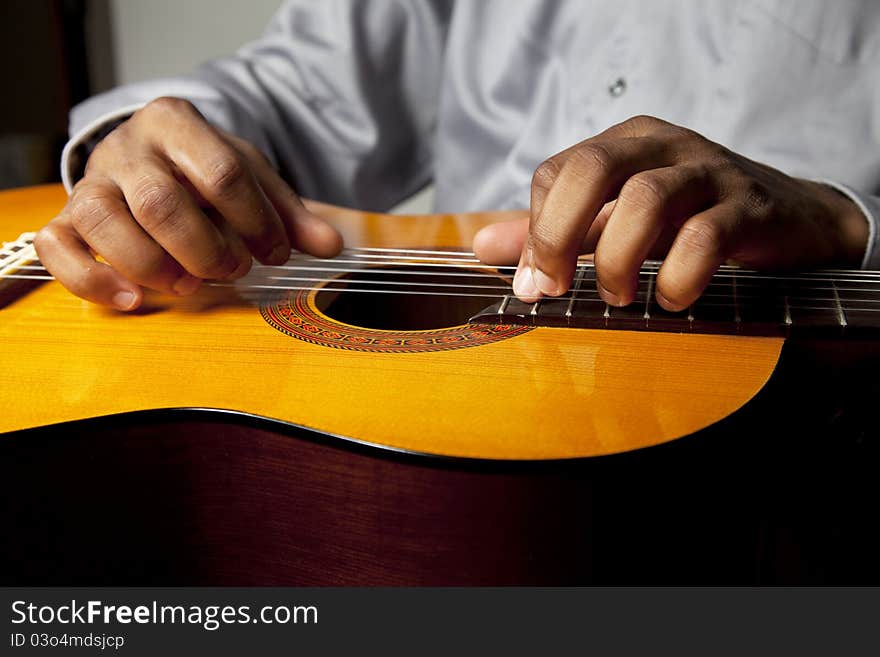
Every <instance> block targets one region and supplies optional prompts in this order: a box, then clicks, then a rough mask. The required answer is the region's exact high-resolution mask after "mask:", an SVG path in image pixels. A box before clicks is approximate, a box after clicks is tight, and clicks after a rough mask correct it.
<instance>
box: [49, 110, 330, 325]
mask: <svg viewBox="0 0 880 657" xmlns="http://www.w3.org/2000/svg"><path fill="white" fill-rule="evenodd" d="M34 246H35V247H36V250H37V253H38V255H39V256H40V260H41V261H42V263H43V264H44V265H45V267H46V269H48V270H49V272H50V273H51V274H52V275H53V276H55V278H56V279H57V280H58V281H59V282H61V284H62V285H64V287H66V288H67V289H68V290H70V291H71V292H73V293H74V294H76V295H77V296H80V297H82V298H84V299H88V300H90V301H94V302H95V303H99V304H103V305H107V306H111V307H114V308H117V309H119V310H133V309H135V308H137V307H138V306H139V305H140V304H141V301H142V299H143V290H142V287H148V288H152V289H154V290H158V291H160V292H165V293H169V294H178V295H185V294H191V293H193V292H195V291H196V290H197V289H198V288H199V286H200V285H201V282H202V280H203V279H220V280H223V279H227V280H228V279H235V278H238V277H241V276H243V275H244V274H246V273H247V272H248V270H249V269H250V267H251V256H252V255H253V257H255V258H256V259H257V260H259V261H260V262H261V263H263V264H267V265H279V264H282V263H284V262H286V261H287V259H288V258H289V256H290V249H291V247H295V248H297V249H300V250H302V251H306V252H308V253H311V254H313V255H317V256H324V257H329V256H332V255H335V254H336V253H338V252H339V250H340V249H341V248H342V238H341V236H340V235H339V233H338V232H337V231H336V230H335V229H334V228H333V227H332V226H330V225H329V224H327V223H326V222H324V221H323V220H321V219H319V218H318V217H316V216H315V215H313V214H312V213H310V212H309V211H308V210H306V208H305V207H304V206H303V204H302V202H301V201H300V199H299V197H298V196H297V195H296V194H295V193H294V192H293V190H292V189H291V188H290V187H289V186H288V185H287V184H286V183H285V182H284V181H283V180H282V179H281V177H280V176H279V175H278V174H277V173H276V172H275V170H274V169H273V168H272V166H271V164H270V163H269V162H268V160H266V158H265V157H264V156H263V154H262V153H260V151H258V150H257V149H256V148H255V147H254V146H253V145H251V144H250V143H248V142H246V141H244V140H242V139H239V138H237V137H234V136H232V135H229V134H227V133H224V132H223V131H221V130H218V129H217V128H214V127H212V126H211V125H209V124H208V123H207V121H205V119H204V118H203V117H202V116H201V114H199V112H198V111H197V110H196V109H195V108H194V107H193V106H192V105H191V104H190V103H189V102H187V101H185V100H180V99H176V98H160V99H158V100H155V101H153V102H151V103H150V104H148V105H146V106H145V107H144V108H143V109H141V110H140V111H138V112H136V113H135V114H134V115H132V116H131V118H129V119H128V120H127V121H126V122H125V123H123V124H122V125H120V126H119V127H118V128H116V129H115V130H114V131H113V132H111V133H110V134H109V135H107V137H105V138H104V139H103V140H102V141H101V142H100V143H99V144H98V146H97V147H96V148H95V150H94V152H93V153H92V154H91V156H90V157H89V160H88V164H87V166H86V171H85V175H84V177H83V178H82V180H80V181H79V182H78V183H77V184H76V186H75V187H74V189H73V192H72V193H71V195H70V198H69V199H68V202H67V205H66V206H65V207H64V209H63V210H62V211H61V214H60V215H59V216H58V217H56V218H55V219H53V220H52V221H51V222H50V223H49V224H47V225H46V226H45V227H44V228H43V229H42V230H41V231H40V232H39V233H37V236H36V239H35V240H34ZM96 255H97V256H100V257H101V260H96V259H95V256H96Z"/></svg>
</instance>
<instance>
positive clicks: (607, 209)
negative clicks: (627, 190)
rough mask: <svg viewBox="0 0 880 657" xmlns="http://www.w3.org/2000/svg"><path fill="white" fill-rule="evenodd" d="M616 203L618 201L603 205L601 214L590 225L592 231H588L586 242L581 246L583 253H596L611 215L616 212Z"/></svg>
mask: <svg viewBox="0 0 880 657" xmlns="http://www.w3.org/2000/svg"><path fill="white" fill-rule="evenodd" d="M616 203H617V199H614V200H613V201H608V203H606V204H605V205H603V206H602V209H601V210H599V214H597V215H596V218H595V219H593V223H592V224H590V229H589V230H588V231H587V235H586V237H584V241H583V243H582V244H581V253H595V252H596V245H597V244H598V243H599V238H600V237H601V236H602V231H603V230H605V224H607V223H608V218H609V217H610V216H611V213H612V212H614V206H615V204H616Z"/></svg>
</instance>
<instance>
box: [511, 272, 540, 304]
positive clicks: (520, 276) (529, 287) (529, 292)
mask: <svg viewBox="0 0 880 657" xmlns="http://www.w3.org/2000/svg"><path fill="white" fill-rule="evenodd" d="M513 293H514V294H515V295H516V296H517V297H519V298H520V299H522V300H523V301H525V302H527V303H531V302H534V301H537V300H538V299H540V298H541V290H539V289H538V287H537V286H536V285H535V279H534V278H533V277H532V268H531V267H527V266H525V265H520V267H519V269H517V270H516V274H515V275H514V277H513Z"/></svg>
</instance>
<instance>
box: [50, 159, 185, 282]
mask: <svg viewBox="0 0 880 657" xmlns="http://www.w3.org/2000/svg"><path fill="white" fill-rule="evenodd" d="M66 213H67V214H68V215H69V216H70V217H71V225H72V227H73V228H74V229H75V231H76V233H77V234H78V236H79V238H80V239H81V240H82V241H83V242H85V244H86V245H87V246H88V247H90V248H91V249H92V251H93V252H94V253H97V254H98V255H100V256H101V257H102V258H103V259H104V260H105V261H107V263H108V264H109V265H110V266H111V267H112V268H113V269H115V270H116V271H117V272H119V273H120V274H122V275H123V276H124V277H125V278H126V279H128V280H129V281H131V282H134V283H137V284H139V285H144V286H146V287H149V288H152V289H154V290H158V291H160V292H166V293H176V294H191V293H192V292H195V291H196V290H197V289H198V287H199V285H200V283H201V281H200V280H199V279H198V278H196V277H194V276H192V275H190V274H188V273H186V272H185V271H184V270H183V269H182V268H181V266H180V265H179V264H178V263H177V262H175V261H174V259H173V258H172V257H171V256H170V255H168V253H166V252H165V250H164V249H163V248H162V247H160V246H159V245H158V244H157V243H156V242H155V241H154V240H153V239H152V238H151V237H150V236H149V235H147V233H146V232H145V231H144V230H143V228H141V226H140V225H139V224H138V223H137V222H136V221H135V220H134V217H132V216H131V213H130V212H129V210H128V206H127V205H126V204H125V199H124V198H123V196H122V191H121V190H120V189H119V188H118V187H117V186H116V185H115V184H114V183H112V181H110V180H107V179H100V178H99V179H97V180H96V179H95V177H94V176H93V177H92V178H91V179H90V180H89V181H83V182H81V183H80V184H79V185H77V187H76V188H75V189H74V191H73V195H72V196H71V199H70V201H69V202H68V206H67V209H66Z"/></svg>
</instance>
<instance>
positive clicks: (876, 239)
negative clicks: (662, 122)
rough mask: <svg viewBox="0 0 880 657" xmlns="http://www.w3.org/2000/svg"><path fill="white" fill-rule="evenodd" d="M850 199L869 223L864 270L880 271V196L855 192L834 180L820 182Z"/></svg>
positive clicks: (863, 263) (863, 259) (863, 261)
mask: <svg viewBox="0 0 880 657" xmlns="http://www.w3.org/2000/svg"><path fill="white" fill-rule="evenodd" d="M818 182H821V183H823V184H825V185H828V186H829V187H833V188H834V189H836V190H837V191H838V192H840V193H841V194H843V195H844V196H846V197H848V198H849V199H850V200H851V201H852V202H853V203H855V204H856V206H858V208H859V210H861V211H862V214H864V215H865V219H866V220H867V221H868V243H867V245H866V247H865V255H864V256H863V257H862V269H872V270H878V269H880V196H872V195H870V194H865V193H862V192H858V191H856V190H854V189H853V188H852V187H849V186H847V185H844V184H842V183H839V182H836V181H834V180H820V181H818Z"/></svg>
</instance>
